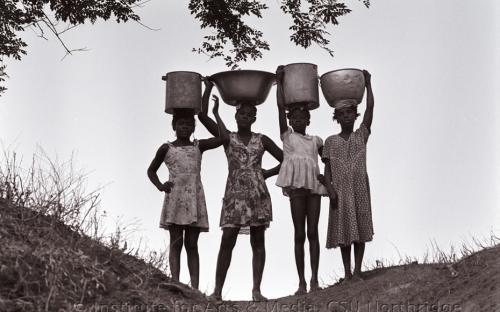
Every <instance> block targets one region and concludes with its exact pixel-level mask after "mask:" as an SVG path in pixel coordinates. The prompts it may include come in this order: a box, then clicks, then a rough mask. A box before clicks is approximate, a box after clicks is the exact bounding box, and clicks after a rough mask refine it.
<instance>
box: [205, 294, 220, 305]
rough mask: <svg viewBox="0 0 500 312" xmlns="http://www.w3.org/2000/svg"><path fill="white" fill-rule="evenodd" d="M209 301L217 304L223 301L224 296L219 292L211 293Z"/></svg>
mask: <svg viewBox="0 0 500 312" xmlns="http://www.w3.org/2000/svg"><path fill="white" fill-rule="evenodd" d="M207 299H208V301H209V302H212V303H215V304H221V303H222V296H221V295H220V294H217V293H215V292H214V293H213V294H211V295H210V296H208V298H207Z"/></svg>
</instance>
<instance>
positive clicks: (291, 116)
mask: <svg viewBox="0 0 500 312" xmlns="http://www.w3.org/2000/svg"><path fill="white" fill-rule="evenodd" d="M286 117H288V120H289V123H290V126H291V127H292V128H293V130H294V131H298V132H304V131H305V129H306V127H307V126H308V125H309V123H310V120H311V113H310V112H309V110H308V109H307V107H306V106H304V105H294V106H292V107H290V109H289V111H288V113H287V114H286Z"/></svg>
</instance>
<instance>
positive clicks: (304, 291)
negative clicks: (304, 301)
mask: <svg viewBox="0 0 500 312" xmlns="http://www.w3.org/2000/svg"><path fill="white" fill-rule="evenodd" d="M305 294H307V284H306V283H299V289H297V291H296V292H295V295H297V296H300V295H305Z"/></svg>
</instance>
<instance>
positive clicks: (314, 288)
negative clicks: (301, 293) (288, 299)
mask: <svg viewBox="0 0 500 312" xmlns="http://www.w3.org/2000/svg"><path fill="white" fill-rule="evenodd" d="M318 290H321V287H319V284H318V281H314V282H313V281H311V287H310V288H309V292H315V291H318Z"/></svg>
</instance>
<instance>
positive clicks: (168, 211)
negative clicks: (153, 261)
mask: <svg viewBox="0 0 500 312" xmlns="http://www.w3.org/2000/svg"><path fill="white" fill-rule="evenodd" d="M214 110H217V106H215V107H214ZM172 127H173V128H174V130H175V133H176V136H177V139H176V140H175V141H173V142H169V143H165V144H163V145H162V146H160V148H159V149H158V151H157V153H156V156H155V157H154V159H153V161H152V162H151V164H150V166H149V168H148V177H149V179H150V180H151V182H152V183H153V184H154V185H155V186H156V188H157V189H158V190H159V191H161V192H165V200H164V202H163V209H162V211H161V217H160V227H161V228H164V229H167V230H168V231H169V233H170V248H169V249H170V250H169V265H170V272H171V274H172V278H173V279H174V280H176V281H179V274H180V255H181V250H182V246H183V245H184V246H185V248H186V253H187V260H188V268H189V274H190V277H191V286H192V287H193V288H196V289H198V284H199V266H200V264H199V263H200V260H199V255H198V236H199V234H200V232H207V231H208V216H207V208H206V205H205V194H204V192H203V186H202V184H201V177H200V166H201V155H202V153H203V152H204V151H206V150H209V149H213V148H216V147H218V146H220V145H221V144H222V140H221V139H220V138H219V137H215V138H210V139H205V140H199V141H198V140H194V141H191V139H190V137H191V135H192V134H193V132H194V128H195V120H194V115H193V112H192V111H186V110H177V111H176V112H174V117H173V119H172ZM162 162H165V164H166V166H167V168H168V171H169V180H168V181H167V182H165V183H161V182H160V180H159V178H158V175H157V173H156V172H157V171H158V168H159V167H160V165H161V164H162Z"/></svg>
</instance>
